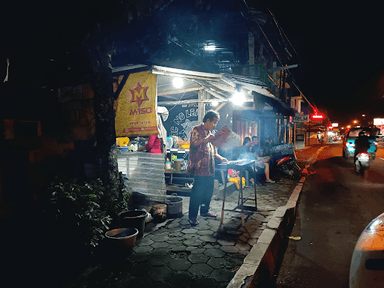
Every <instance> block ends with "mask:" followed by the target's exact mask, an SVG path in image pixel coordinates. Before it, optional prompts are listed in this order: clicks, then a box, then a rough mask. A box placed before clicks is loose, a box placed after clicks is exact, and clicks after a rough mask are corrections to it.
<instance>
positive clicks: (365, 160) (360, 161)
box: [354, 152, 370, 175]
mask: <svg viewBox="0 0 384 288" xmlns="http://www.w3.org/2000/svg"><path fill="white" fill-rule="evenodd" d="M369 164H370V163H369V155H368V153H366V152H361V153H358V154H357V155H356V156H355V159H354V165H355V170H356V173H358V174H360V175H364V171H365V170H367V169H368V168H369Z"/></svg>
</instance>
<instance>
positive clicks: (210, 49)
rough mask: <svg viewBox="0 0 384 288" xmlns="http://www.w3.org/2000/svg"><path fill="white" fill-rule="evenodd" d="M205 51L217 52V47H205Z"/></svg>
mask: <svg viewBox="0 0 384 288" xmlns="http://www.w3.org/2000/svg"><path fill="white" fill-rule="evenodd" d="M204 50H205V51H215V50H216V46H215V45H209V46H208V45H206V46H204Z"/></svg>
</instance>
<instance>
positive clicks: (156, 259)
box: [149, 255, 172, 267]
mask: <svg viewBox="0 0 384 288" xmlns="http://www.w3.org/2000/svg"><path fill="white" fill-rule="evenodd" d="M171 260H172V259H171V258H170V257H169V256H168V255H154V256H153V257H151V258H150V259H149V263H150V264H151V265H152V266H154V267H156V266H163V265H164V264H166V263H168V262H170V261H171Z"/></svg>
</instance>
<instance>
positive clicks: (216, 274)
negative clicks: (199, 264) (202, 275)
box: [211, 269, 235, 283]
mask: <svg viewBox="0 0 384 288" xmlns="http://www.w3.org/2000/svg"><path fill="white" fill-rule="evenodd" d="M233 276H235V272H232V271H231V270H229V269H215V270H214V271H213V272H212V274H211V277H212V279H214V280H216V281H217V282H219V283H223V282H225V283H229V281H231V279H232V278H233Z"/></svg>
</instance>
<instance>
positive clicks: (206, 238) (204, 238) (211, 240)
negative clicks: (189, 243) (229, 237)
mask: <svg viewBox="0 0 384 288" xmlns="http://www.w3.org/2000/svg"><path fill="white" fill-rule="evenodd" d="M199 239H200V240H201V241H204V242H208V243H215V242H216V241H217V239H216V237H213V236H212V235H204V236H200V237H199Z"/></svg>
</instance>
